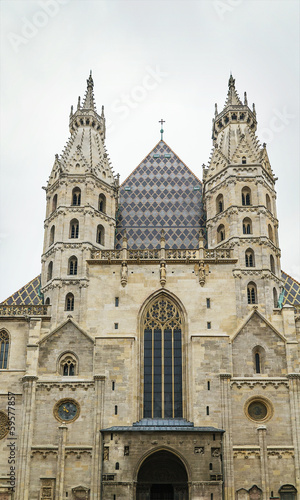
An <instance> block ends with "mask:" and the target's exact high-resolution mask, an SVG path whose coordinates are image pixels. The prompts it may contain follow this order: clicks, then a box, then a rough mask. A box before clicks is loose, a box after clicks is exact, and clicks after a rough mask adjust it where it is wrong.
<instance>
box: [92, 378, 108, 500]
mask: <svg viewBox="0 0 300 500" xmlns="http://www.w3.org/2000/svg"><path fill="white" fill-rule="evenodd" d="M94 381H95V407H94V449H93V458H92V483H91V500H98V499H99V498H100V489H101V476H102V474H101V469H102V467H101V465H102V434H101V432H100V431H101V427H102V414H103V398H104V382H105V376H104V375H94Z"/></svg>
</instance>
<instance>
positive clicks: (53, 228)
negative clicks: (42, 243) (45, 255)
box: [49, 226, 55, 247]
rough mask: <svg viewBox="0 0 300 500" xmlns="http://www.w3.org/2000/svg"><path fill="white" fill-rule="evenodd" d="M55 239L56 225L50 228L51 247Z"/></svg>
mask: <svg viewBox="0 0 300 500" xmlns="http://www.w3.org/2000/svg"><path fill="white" fill-rule="evenodd" d="M54 239H55V226H52V227H51V229H50V238H49V247H50V246H51V245H53V243H54Z"/></svg>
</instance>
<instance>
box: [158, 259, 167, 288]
mask: <svg viewBox="0 0 300 500" xmlns="http://www.w3.org/2000/svg"><path fill="white" fill-rule="evenodd" d="M159 274H160V284H161V286H163V287H164V286H165V284H166V281H167V270H166V264H165V262H161V264H160V269H159Z"/></svg>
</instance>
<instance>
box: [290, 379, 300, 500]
mask: <svg viewBox="0 0 300 500" xmlns="http://www.w3.org/2000/svg"><path fill="white" fill-rule="evenodd" d="M287 378H288V379H289V393H290V409H291V423H292V437H293V445H294V455H295V476H296V478H295V481H296V489H297V491H298V498H299V499H300V373H290V374H289V375H288V376H287Z"/></svg>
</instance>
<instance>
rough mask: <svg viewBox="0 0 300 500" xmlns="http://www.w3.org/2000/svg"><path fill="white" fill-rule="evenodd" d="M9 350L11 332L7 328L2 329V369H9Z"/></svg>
mask: <svg viewBox="0 0 300 500" xmlns="http://www.w3.org/2000/svg"><path fill="white" fill-rule="evenodd" d="M8 351H9V334H8V332H6V331H5V330H1V331H0V370H7V366H8Z"/></svg>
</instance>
